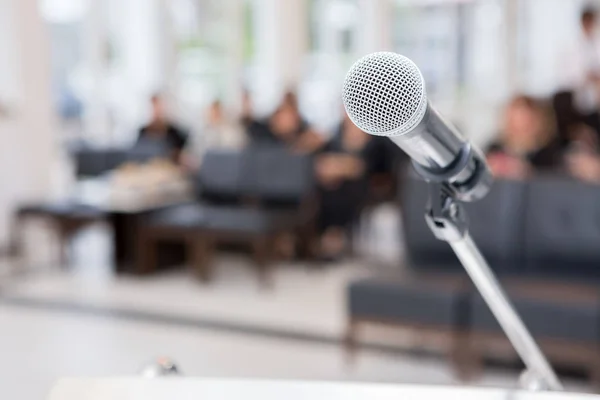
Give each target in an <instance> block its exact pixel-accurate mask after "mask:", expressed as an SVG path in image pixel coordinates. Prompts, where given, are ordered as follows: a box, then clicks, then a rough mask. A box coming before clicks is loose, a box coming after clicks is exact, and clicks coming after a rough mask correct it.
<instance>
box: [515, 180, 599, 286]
mask: <svg viewBox="0 0 600 400" xmlns="http://www.w3.org/2000/svg"><path fill="white" fill-rule="evenodd" d="M527 204H528V207H527V212H526V214H525V215H524V219H525V221H526V225H525V233H526V245H525V249H526V253H525V254H526V260H527V266H528V269H529V270H530V271H531V273H533V274H536V275H538V274H543V275H560V276H565V277H567V276H570V277H573V278H583V279H586V278H592V277H600V186H598V185H591V184H585V183H582V182H579V181H574V180H571V179H566V178H560V177H545V178H537V179H535V180H533V181H531V182H530V183H529V185H528V190H527Z"/></svg>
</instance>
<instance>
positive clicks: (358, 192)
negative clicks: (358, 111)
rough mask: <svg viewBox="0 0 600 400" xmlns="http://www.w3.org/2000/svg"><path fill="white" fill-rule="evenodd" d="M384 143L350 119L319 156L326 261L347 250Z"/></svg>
mask: <svg viewBox="0 0 600 400" xmlns="http://www.w3.org/2000/svg"><path fill="white" fill-rule="evenodd" d="M378 139H379V140H378ZM383 140H384V138H374V137H371V136H370V135H367V134H366V133H364V132H363V131H361V130H360V129H359V128H357V127H356V126H355V125H354V124H353V123H352V121H350V119H349V118H348V117H346V118H345V119H344V121H343V122H342V123H341V124H340V127H339V129H338V131H337V133H336V134H335V136H334V137H333V138H332V139H331V140H330V141H329V142H328V143H327V144H325V146H324V147H323V148H322V149H321V151H320V152H319V154H318V155H317V156H316V160H315V170H316V171H315V172H316V177H317V181H318V188H319V200H320V209H319V213H320V214H319V218H318V220H319V228H320V232H321V246H320V252H321V255H322V256H323V257H324V258H325V259H336V258H338V257H339V256H340V255H342V254H343V251H344V250H345V248H346V245H347V232H348V229H349V228H351V227H352V224H353V223H354V222H355V221H356V220H357V218H358V216H359V213H360V210H361V208H362V206H363V205H364V204H365V200H366V198H367V194H368V189H369V176H370V173H371V171H372V170H373V169H374V168H376V167H377V163H378V160H379V159H380V156H381V154H382V153H381V151H382V149H383V148H382V144H383V143H384V142H383Z"/></svg>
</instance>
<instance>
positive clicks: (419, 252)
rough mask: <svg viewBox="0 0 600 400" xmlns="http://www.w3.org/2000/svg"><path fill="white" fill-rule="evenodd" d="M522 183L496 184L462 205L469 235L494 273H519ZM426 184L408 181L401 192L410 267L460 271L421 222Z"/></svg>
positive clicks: (450, 254)
mask: <svg viewBox="0 0 600 400" xmlns="http://www.w3.org/2000/svg"><path fill="white" fill-rule="evenodd" d="M525 196H526V184H525V183H523V182H515V181H500V180H499V181H496V182H495V183H494V186H493V187H492V190H491V191H490V193H489V194H488V195H487V196H486V197H485V198H483V199H482V200H480V201H477V202H473V203H465V204H464V206H465V210H466V213H467V216H468V219H469V232H470V234H471V236H472V238H473V240H474V241H475V243H476V244H477V246H478V247H479V248H480V250H481V252H482V253H483V255H484V256H485V257H486V259H487V261H488V262H489V263H490V266H491V267H492V269H494V271H495V272H496V273H510V272H516V271H522V270H523V269H524V266H523V263H524V261H523V252H524V244H523V242H524V237H523V230H524V224H525V222H524V218H523V215H524V213H525V200H526V198H525ZM427 197H428V195H427V184H426V183H425V182H423V181H420V180H416V179H410V180H409V181H408V182H407V184H406V189H405V191H404V201H403V204H404V206H403V208H402V216H403V218H402V221H403V227H404V237H405V240H406V248H407V254H408V257H409V261H410V266H411V267H413V268H417V269H433V270H447V271H448V270H453V271H459V270H462V266H461V265H460V263H459V261H458V259H457V258H456V256H455V255H454V253H453V251H452V249H451V248H450V246H449V245H448V243H446V242H444V241H441V240H438V239H436V238H435V236H434V235H433V233H431V230H430V229H429V226H427V223H426V222H425V208H426V204H427Z"/></svg>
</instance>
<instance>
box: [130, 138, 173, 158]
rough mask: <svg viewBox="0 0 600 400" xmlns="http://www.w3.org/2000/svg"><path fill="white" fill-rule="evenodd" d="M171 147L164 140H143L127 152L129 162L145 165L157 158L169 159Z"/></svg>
mask: <svg viewBox="0 0 600 400" xmlns="http://www.w3.org/2000/svg"><path fill="white" fill-rule="evenodd" d="M169 156H170V154H169V146H168V145H167V143H166V142H165V141H164V140H162V139H154V138H141V139H139V140H138V141H137V142H135V144H134V145H133V146H132V147H131V148H130V149H129V150H128V151H127V153H126V158H127V161H130V162H135V163H145V162H148V161H151V160H153V159H157V158H168V157H169Z"/></svg>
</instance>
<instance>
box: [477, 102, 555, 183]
mask: <svg viewBox="0 0 600 400" xmlns="http://www.w3.org/2000/svg"><path fill="white" fill-rule="evenodd" d="M550 115H551V113H550V111H549V110H547V109H546V107H545V106H544V105H543V103H542V102H540V101H538V100H535V99H533V98H531V97H528V96H517V97H515V98H514V99H513V100H512V101H511V102H510V103H509V104H508V106H507V108H506V111H505V115H504V127H503V131H502V132H501V134H500V137H499V139H498V141H497V142H495V143H493V144H492V145H491V146H490V147H489V149H488V151H487V158H488V163H489V165H490V168H491V169H492V172H493V173H494V175H495V176H497V177H502V178H508V179H525V178H527V177H529V176H531V175H532V174H533V173H535V172H537V171H542V170H545V171H548V170H552V169H556V168H557V167H559V166H560V164H561V143H560V140H559V139H558V137H557V135H556V133H555V128H554V127H553V124H552V118H551V116H550Z"/></svg>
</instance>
